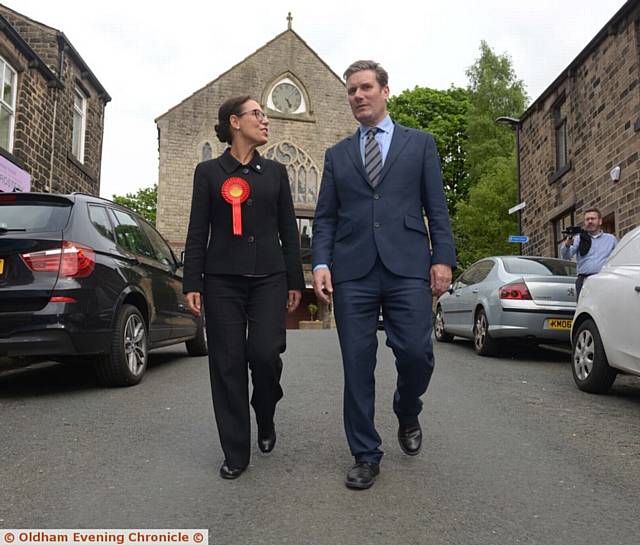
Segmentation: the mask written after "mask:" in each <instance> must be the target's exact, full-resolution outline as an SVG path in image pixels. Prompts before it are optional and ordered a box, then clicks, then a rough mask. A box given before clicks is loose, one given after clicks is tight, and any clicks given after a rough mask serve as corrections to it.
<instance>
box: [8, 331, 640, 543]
mask: <svg viewBox="0 0 640 545" xmlns="http://www.w3.org/2000/svg"><path fill="white" fill-rule="evenodd" d="M380 340H381V343H380V344H381V346H380V349H379V363H378V370H377V392H378V404H377V412H376V422H377V426H378V430H379V432H380V434H381V436H382V438H383V450H384V451H385V457H384V459H383V463H382V466H381V474H380V476H379V477H378V480H377V482H376V484H375V485H374V486H373V488H371V489H370V490H366V491H352V490H348V489H346V488H345V486H344V484H343V479H344V476H345V474H346V471H347V470H348V469H349V467H350V466H351V464H352V460H351V458H350V456H349V452H348V448H347V445H346V441H345V439H344V432H343V428H342V372H341V363H340V358H339V350H338V346H337V337H336V335H335V332H334V331H293V332H290V334H289V341H288V342H289V348H288V350H287V352H286V354H285V358H284V359H285V371H284V374H283V386H284V389H285V398H284V399H283V401H282V402H281V403H280V405H279V407H278V412H277V422H276V426H277V431H278V443H277V445H276V449H275V450H274V452H273V453H272V454H270V455H263V454H261V453H260V452H259V451H258V449H257V447H256V446H254V452H253V457H252V462H251V465H250V467H249V469H248V470H247V471H246V472H245V474H243V475H242V476H241V478H240V479H238V480H236V481H224V480H222V479H220V477H219V476H218V468H219V466H220V464H221V463H222V452H221V450H220V448H219V444H218V440H217V435H216V432H215V426H214V423H213V417H212V409H211V402H210V391H209V379H208V369H207V365H206V359H205V358H188V357H186V352H185V351H184V349H183V347H181V346H180V347H173V348H168V349H164V350H162V351H160V352H155V353H152V359H151V361H152V367H151V368H150V369H149V371H148V374H147V376H146V377H145V380H144V381H143V382H142V383H141V384H140V385H139V386H137V387H133V388H128V389H102V388H99V387H98V386H96V384H95V381H94V379H93V375H92V374H91V372H90V370H89V369H86V368H83V367H77V366H76V367H72V366H62V365H52V366H49V367H44V368H36V369H27V370H17V371H11V372H8V373H4V374H2V375H0V411H1V413H0V414H1V418H0V461H1V462H0V527H4V528H135V527H142V528H208V529H209V530H210V534H209V543H211V544H215V545H218V544H221V545H236V544H242V545H253V544H261V545H283V544H292V545H306V544H309V545H365V544H367V545H368V544H373V545H378V544H380V545H383V544H384V545H391V544H394V545H395V544H406V545H426V544H429V545H439V544H456V545H457V544H460V545H472V544H482V545H488V544H500V545H507V544H509V545H510V544H518V543H526V544H545V545H547V544H562V545H570V544H576V545H588V544H594V545H595V544H598V545H614V544H624V545H633V544H636V543H638V542H639V541H638V540H639V539H640V538H639V537H638V535H639V529H640V526H639V523H638V498H639V497H640V380H638V379H633V378H630V377H619V378H618V380H617V381H616V384H615V385H614V390H613V392H612V394H610V395H607V396H591V395H588V394H584V393H582V392H579V391H578V390H577V389H576V388H575V386H574V384H573V380H572V378H571V371H570V367H569V358H568V356H567V355H565V354H560V353H557V352H551V351H546V350H541V349H537V350H529V349H527V350H523V351H522V352H521V353H515V354H511V355H507V356H505V357H502V358H481V357H478V356H476V355H475V354H474V353H473V350H472V349H471V345H470V344H469V343H468V342H465V341H457V342H455V343H453V344H451V345H443V344H436V358H437V363H436V371H435V374H434V377H433V380H432V382H431V386H430V388H429V391H428V393H427V395H426V396H425V398H424V401H425V407H424V411H423V413H422V416H421V421H422V424H423V429H424V433H425V440H424V445H423V451H422V453H421V454H420V455H419V456H417V457H408V456H405V455H404V454H402V452H401V451H400V448H399V446H398V445H397V441H396V437H395V436H396V426H397V424H396V420H395V417H394V415H393V412H392V410H391V401H392V394H393V388H394V382H395V369H394V366H393V359H392V357H391V353H390V351H389V350H388V349H387V348H386V347H385V346H384V333H382V332H381V333H380Z"/></svg>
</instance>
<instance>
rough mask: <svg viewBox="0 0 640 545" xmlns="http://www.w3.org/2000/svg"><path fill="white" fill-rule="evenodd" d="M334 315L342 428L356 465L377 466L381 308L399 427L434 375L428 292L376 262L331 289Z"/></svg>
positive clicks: (411, 417) (413, 413)
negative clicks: (341, 377) (393, 363)
mask: <svg viewBox="0 0 640 545" xmlns="http://www.w3.org/2000/svg"><path fill="white" fill-rule="evenodd" d="M333 300H334V311H335V318H336V324H337V326H338V336H339V339H340V347H341V350H342V361H343V366H344V389H345V394H344V425H345V431H346V434H347V441H348V442H349V447H350V449H351V453H352V454H353V456H354V457H355V459H356V461H358V462H374V463H379V462H380V459H381V458H382V454H383V453H382V451H381V450H380V444H381V440H380V436H379V435H378V433H377V431H376V429H375V425H374V411H375V378H374V371H375V367H376V352H377V348H378V337H377V323H378V314H379V312H380V308H382V315H383V318H384V329H385V332H386V335H387V346H389V347H390V348H391V349H392V351H393V354H394V356H395V358H396V369H397V372H398V380H397V387H396V391H395V394H394V399H393V410H394V412H395V413H396V415H397V417H398V420H399V421H400V423H402V424H410V423H413V422H415V421H416V420H417V417H418V414H419V413H420V411H421V409H422V401H421V400H420V396H421V395H422V394H424V393H425V391H426V390H427V386H428V385H429V380H430V379H431V374H432V372H433V366H434V360H433V344H432V341H431V329H432V324H431V288H430V286H429V282H427V281H426V280H424V279H421V278H406V277H402V276H397V275H395V274H394V273H392V272H391V271H389V270H388V269H387V268H386V267H385V266H384V265H383V264H382V262H381V261H380V259H379V258H378V259H377V260H376V263H375V265H374V267H373V269H372V270H371V271H370V272H369V273H368V274H367V275H366V276H364V277H363V278H358V279H356V280H349V281H345V282H340V283H338V284H336V285H335V286H334V294H333Z"/></svg>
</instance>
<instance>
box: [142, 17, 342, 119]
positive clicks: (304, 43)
mask: <svg viewBox="0 0 640 545" xmlns="http://www.w3.org/2000/svg"><path fill="white" fill-rule="evenodd" d="M288 33H291V34H293V35H294V36H295V37H296V39H298V40H299V41H300V43H302V45H304V46H305V47H306V48H307V49H308V50H309V51H310V52H311V53H312V54H313V55H314V56H315V57H316V58H317V59H318V60H319V61H320V62H321V63H322V64H323V65H324V66H325V67H326V68H327V70H328V71H329V72H330V73H331V74H333V75H334V76H335V78H336V79H337V80H338V81H339V82H340V84H341V85H344V82H343V81H342V79H341V78H340V76H338V74H336V73H335V72H334V71H333V70H332V68H331V67H330V66H329V65H328V64H327V63H326V62H324V61H323V60H322V58H321V57H320V56H319V55H318V54H317V53H316V52H315V51H314V50H313V49H312V48H311V47H310V46H309V44H307V42H305V41H304V40H303V39H302V38H301V37H300V35H299V34H298V33H297V32H296V31H294V30H293V29H291V28H289V29H287V30H285V31H284V32H281V33H280V34H278V35H277V36H275V37H274V38H273V39H272V40H269V41H268V42H267V43H266V44H264V45H263V46H262V47H259V48H258V49H256V50H255V51H254V52H253V53H251V54H250V55H247V56H246V57H245V58H244V59H242V60H241V61H240V62H238V63H236V64H234V65H233V66H232V67H231V68H229V69H228V70H226V71H225V72H223V73H222V74H220V75H219V76H218V77H217V78H215V79H214V80H212V81H210V82H209V83H207V84H205V85H204V86H202V87H201V88H200V89H198V90H197V91H195V92H194V93H192V94H191V95H189V96H188V97H187V98H185V99H184V100H182V101H181V102H179V103H178V104H176V105H175V106H173V107H172V108H169V109H168V110H167V111H166V112H165V113H163V114H161V115H159V116H158V117H156V119H155V120H154V121H155V122H156V123H157V122H158V121H160V120H161V119H162V118H163V117H165V116H167V115H168V114H170V113H171V112H173V111H174V110H175V109H176V108H179V107H180V106H181V105H182V104H184V103H185V102H188V101H189V100H190V99H191V98H193V97H194V96H196V95H197V94H198V93H201V92H202V91H204V90H205V89H207V88H208V87H210V86H211V85H213V84H214V83H216V82H217V81H219V80H220V79H222V78H223V77H224V76H226V75H227V74H229V73H230V72H232V71H233V70H235V69H236V68H237V67H238V66H240V65H241V64H242V63H244V62H246V61H247V60H248V59H250V58H251V57H253V56H254V55H257V54H258V53H259V52H260V51H263V50H264V49H267V48H268V47H269V46H270V45H271V44H272V43H274V42H276V41H277V40H279V39H280V38H282V37H283V36H285V35H286V34H288Z"/></svg>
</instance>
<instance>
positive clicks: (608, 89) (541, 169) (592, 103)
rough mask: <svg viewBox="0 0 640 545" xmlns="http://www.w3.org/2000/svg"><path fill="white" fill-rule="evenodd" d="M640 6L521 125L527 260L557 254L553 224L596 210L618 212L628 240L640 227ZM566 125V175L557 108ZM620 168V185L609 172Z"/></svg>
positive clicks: (618, 227) (619, 228) (618, 231)
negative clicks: (560, 164) (560, 166)
mask: <svg viewBox="0 0 640 545" xmlns="http://www.w3.org/2000/svg"><path fill="white" fill-rule="evenodd" d="M639 12H640V9H639V8H638V4H636V7H635V9H634V10H632V11H631V12H630V13H627V14H626V16H624V17H622V18H621V19H620V20H619V21H617V23H616V24H615V26H611V27H610V28H608V29H607V32H606V34H604V35H603V36H602V39H601V40H599V41H598V40H596V41H595V43H594V44H592V45H593V47H592V48H591V49H590V51H588V54H587V55H586V56H585V57H584V58H583V59H581V62H580V63H577V64H576V63H574V65H572V66H571V67H570V69H569V70H568V71H567V73H566V74H565V75H564V77H562V78H560V79H559V80H557V82H556V85H555V86H554V87H553V88H552V89H551V90H550V92H549V93H546V94H545V95H543V98H542V99H539V100H538V101H537V102H536V103H534V105H533V106H532V108H531V109H530V110H529V111H528V112H527V113H526V114H525V116H523V119H522V123H521V128H520V171H521V178H520V180H521V195H522V201H525V202H526V208H525V209H524V210H523V212H522V229H523V234H525V235H528V236H529V237H530V241H529V243H528V244H525V245H524V249H523V250H524V253H525V254H528V255H555V247H554V237H553V222H554V220H555V219H556V218H558V216H560V215H562V214H564V213H566V212H568V211H571V210H573V211H574V212H575V220H576V222H577V223H579V222H581V220H582V217H583V212H584V210H586V209H587V208H589V207H591V206H596V207H598V208H600V210H601V211H602V212H603V214H604V215H605V216H606V215H609V214H614V215H615V227H614V230H615V234H616V235H617V236H618V237H621V236H622V235H624V234H625V233H626V232H628V231H629V230H631V229H632V228H634V227H635V226H637V225H638V224H640V161H639V159H638V153H639V152H640V85H639V83H640V23H638V17H640V13H639ZM556 110H558V111H559V112H560V116H561V117H564V118H566V120H567V135H568V159H569V161H570V166H569V168H568V169H567V170H566V172H564V173H562V172H558V170H557V167H556V155H555V152H556V137H555V126H556V123H555V111H556ZM615 166H619V167H620V168H621V177H620V181H619V182H617V183H614V182H612V181H611V177H610V175H609V172H610V170H611V169H612V168H613V167H615Z"/></svg>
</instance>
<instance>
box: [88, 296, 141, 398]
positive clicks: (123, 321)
mask: <svg viewBox="0 0 640 545" xmlns="http://www.w3.org/2000/svg"><path fill="white" fill-rule="evenodd" d="M147 361H148V354H147V324H146V323H145V321H144V318H143V316H142V314H141V313H140V311H139V310H138V309H137V308H136V307H134V306H133V305H123V306H122V308H121V309H120V313H119V314H118V317H117V319H116V323H115V326H114V328H113V338H112V341H111V352H110V353H109V354H107V355H106V356H103V357H102V358H100V360H99V361H98V362H97V363H96V374H97V376H98V380H99V381H100V383H101V384H103V385H105V386H133V385H134V384H138V383H139V382H140V381H141V380H142V377H143V376H144V373H145V371H146V370H147Z"/></svg>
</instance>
